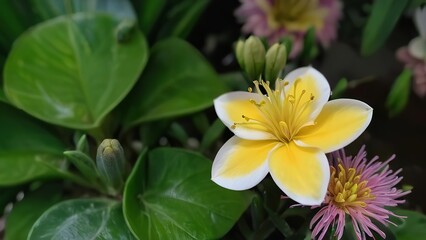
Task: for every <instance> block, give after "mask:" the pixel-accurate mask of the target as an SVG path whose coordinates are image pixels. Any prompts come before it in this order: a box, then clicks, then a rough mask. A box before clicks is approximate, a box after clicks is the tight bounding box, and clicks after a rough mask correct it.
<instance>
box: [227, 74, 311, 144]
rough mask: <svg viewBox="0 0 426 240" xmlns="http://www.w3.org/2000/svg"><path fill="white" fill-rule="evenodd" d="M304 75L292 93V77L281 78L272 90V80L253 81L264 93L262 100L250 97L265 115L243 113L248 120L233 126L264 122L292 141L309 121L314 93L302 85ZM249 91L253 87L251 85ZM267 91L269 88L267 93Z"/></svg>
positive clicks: (282, 136) (283, 140) (273, 130)
mask: <svg viewBox="0 0 426 240" xmlns="http://www.w3.org/2000/svg"><path fill="white" fill-rule="evenodd" d="M301 81H302V79H301V78H299V79H296V80H295V82H294V83H293V86H292V87H290V89H291V90H290V91H291V94H288V93H287V91H288V89H287V86H288V85H289V82H288V81H284V80H282V79H277V81H276V83H275V87H276V89H275V90H272V89H271V87H270V83H269V82H268V81H266V82H265V81H263V80H260V81H253V84H254V88H255V89H256V93H257V94H259V95H260V96H261V98H260V99H261V100H258V101H256V100H254V99H250V100H249V101H250V103H251V104H253V105H255V106H256V107H257V109H258V110H259V112H260V113H261V118H259V117H258V118H253V117H251V116H249V115H247V114H246V113H245V114H244V115H243V116H242V118H243V119H245V122H237V123H234V125H232V126H231V128H232V129H235V128H236V127H237V126H238V125H243V124H244V125H247V124H255V125H261V126H262V127H264V128H266V129H267V130H268V131H269V132H270V133H272V134H273V135H274V136H275V137H276V138H277V139H278V140H279V141H282V142H284V143H288V142H290V141H291V140H292V139H293V138H294V137H295V136H296V134H297V133H298V132H299V130H300V129H301V128H302V127H303V126H304V124H305V123H306V114H307V111H310V110H311V109H310V106H311V103H312V102H313V100H314V95H313V94H312V93H309V94H310V95H309V96H306V94H307V92H306V90H305V89H301V87H300V85H301ZM248 91H249V92H252V91H253V89H252V88H249V89H248ZM262 91H263V92H266V94H265V95H264V94H263V93H262Z"/></svg>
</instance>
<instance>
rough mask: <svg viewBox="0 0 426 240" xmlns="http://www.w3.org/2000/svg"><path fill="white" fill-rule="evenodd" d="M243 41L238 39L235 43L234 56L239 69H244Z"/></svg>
mask: <svg viewBox="0 0 426 240" xmlns="http://www.w3.org/2000/svg"><path fill="white" fill-rule="evenodd" d="M243 55H244V41H243V40H241V39H240V40H238V42H237V44H236V45H235V57H236V58H237V61H238V64H240V67H241V69H244V57H243Z"/></svg>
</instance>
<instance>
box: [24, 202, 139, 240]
mask: <svg viewBox="0 0 426 240" xmlns="http://www.w3.org/2000/svg"><path fill="white" fill-rule="evenodd" d="M33 239H34V240H36V239H37V240H44V239H48V240H61V239H105V240H106V239H111V240H113V239H122V240H127V239H135V238H134V237H133V235H132V233H131V232H130V231H129V229H128V228H127V226H126V223H125V221H124V218H123V213H122V209H121V204H120V203H118V202H115V201H112V200H106V199H77V200H69V201H65V202H61V203H59V204H57V205H55V206H53V207H51V208H50V209H49V210H47V211H46V212H45V213H44V214H43V215H42V216H41V217H40V218H39V219H38V220H37V221H36V222H35V224H34V225H33V227H32V229H31V231H30V234H29V236H28V240H33Z"/></svg>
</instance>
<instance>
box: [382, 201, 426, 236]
mask: <svg viewBox="0 0 426 240" xmlns="http://www.w3.org/2000/svg"><path fill="white" fill-rule="evenodd" d="M391 211H392V212H394V213H395V214H396V215H399V216H405V217H407V218H405V219H402V220H401V219H397V218H395V217H392V218H391V219H390V220H391V221H392V222H394V223H396V224H397V225H398V226H397V227H395V226H393V225H389V228H390V230H391V231H392V232H393V233H394V234H395V238H396V239H398V240H418V239H421V238H419V237H420V236H422V237H423V236H426V215H424V214H422V213H420V212H416V211H411V210H403V209H391Z"/></svg>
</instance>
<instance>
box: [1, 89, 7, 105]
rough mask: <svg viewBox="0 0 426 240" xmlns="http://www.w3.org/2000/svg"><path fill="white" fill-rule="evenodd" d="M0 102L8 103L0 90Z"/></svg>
mask: <svg viewBox="0 0 426 240" xmlns="http://www.w3.org/2000/svg"><path fill="white" fill-rule="evenodd" d="M0 102H4V103H9V101H8V100H7V98H6V95H5V94H4V91H3V89H1V88H0Z"/></svg>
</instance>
